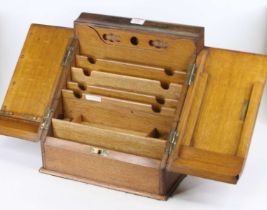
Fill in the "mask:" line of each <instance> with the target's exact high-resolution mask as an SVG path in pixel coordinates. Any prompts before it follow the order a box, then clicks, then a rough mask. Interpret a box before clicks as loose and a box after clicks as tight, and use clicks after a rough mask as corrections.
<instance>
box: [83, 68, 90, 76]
mask: <svg viewBox="0 0 267 210" xmlns="http://www.w3.org/2000/svg"><path fill="white" fill-rule="evenodd" d="M83 74H84V75H85V76H87V77H89V76H90V75H91V71H90V70H89V69H83Z"/></svg>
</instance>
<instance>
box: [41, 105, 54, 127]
mask: <svg viewBox="0 0 267 210" xmlns="http://www.w3.org/2000/svg"><path fill="white" fill-rule="evenodd" d="M53 114H54V109H49V110H48V111H47V113H46V114H45V116H44V118H43V122H42V123H41V126H40V128H41V129H42V130H47V129H48V128H49V124H50V121H51V119H52V117H53Z"/></svg>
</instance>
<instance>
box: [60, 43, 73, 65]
mask: <svg viewBox="0 0 267 210" xmlns="http://www.w3.org/2000/svg"><path fill="white" fill-rule="evenodd" d="M74 41H75V40H74V39H73V40H72V43H73V42H74ZM72 43H71V44H70V46H69V47H68V49H67V50H66V52H65V55H64V58H63V61H62V64H61V65H62V66H63V67H68V66H70V64H71V61H72V58H73V55H74V51H75V46H74V45H73V44H72Z"/></svg>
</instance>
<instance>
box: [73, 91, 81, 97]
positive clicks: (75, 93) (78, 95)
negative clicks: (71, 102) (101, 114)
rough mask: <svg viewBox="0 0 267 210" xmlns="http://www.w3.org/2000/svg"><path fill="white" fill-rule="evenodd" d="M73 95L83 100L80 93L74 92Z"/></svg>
mask: <svg viewBox="0 0 267 210" xmlns="http://www.w3.org/2000/svg"><path fill="white" fill-rule="evenodd" d="M73 95H74V96H75V98H82V94H81V93H80V92H78V91H74V92H73Z"/></svg>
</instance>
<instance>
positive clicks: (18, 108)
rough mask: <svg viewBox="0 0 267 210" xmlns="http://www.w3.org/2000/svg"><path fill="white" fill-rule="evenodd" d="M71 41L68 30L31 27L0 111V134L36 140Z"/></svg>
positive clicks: (39, 135) (48, 109)
mask: <svg viewBox="0 0 267 210" xmlns="http://www.w3.org/2000/svg"><path fill="white" fill-rule="evenodd" d="M72 37H73V30H72V29H68V28H60V27H54V26H44V25H32V26H31V28H30V30H29V33H28V36H27V39H26V41H25V44H24V47H23V50H22V52H21V55H20V57H19V60H18V63H17V66H16V70H15V72H14V75H13V77H12V80H11V82H10V85H9V88H8V91H7V94H6V97H5V100H4V103H3V105H2V108H1V111H0V134H3V135H7V136H13V137H18V138H22V139H26V140H32V141H38V140H39V139H40V137H41V135H42V133H43V130H45V127H46V125H45V123H46V119H48V118H49V115H51V110H50V108H51V106H52V103H53V98H54V97H55V93H56V90H57V86H58V83H59V81H60V79H61V78H60V77H61V72H62V70H63V69H64V68H65V66H66V63H64V56H65V53H66V52H68V51H67V49H68V46H69V45H70V43H71V41H70V40H71V38H72ZM65 59H66V58H65ZM62 62H63V63H62Z"/></svg>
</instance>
